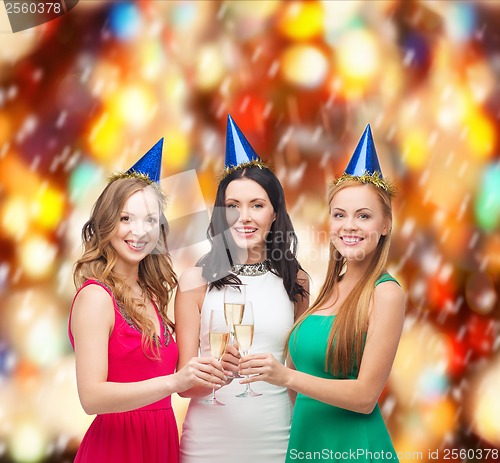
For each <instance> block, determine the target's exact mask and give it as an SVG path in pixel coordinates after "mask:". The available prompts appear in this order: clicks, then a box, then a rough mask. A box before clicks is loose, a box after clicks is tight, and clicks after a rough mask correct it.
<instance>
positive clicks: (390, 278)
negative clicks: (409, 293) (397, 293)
mask: <svg viewBox="0 0 500 463" xmlns="http://www.w3.org/2000/svg"><path fill="white" fill-rule="evenodd" d="M386 281H394V283H396V284H397V285H398V286H401V285H400V284H399V282H398V280H396V278H394V277H393V276H392V275H390V274H389V273H382V275H380V276H379V277H378V280H377V281H376V282H375V286H378V285H379V284H380V283H385V282H386Z"/></svg>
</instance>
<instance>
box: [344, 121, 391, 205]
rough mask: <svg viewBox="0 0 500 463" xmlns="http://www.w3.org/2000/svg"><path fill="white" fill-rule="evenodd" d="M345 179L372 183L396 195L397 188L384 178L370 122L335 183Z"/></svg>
mask: <svg viewBox="0 0 500 463" xmlns="http://www.w3.org/2000/svg"><path fill="white" fill-rule="evenodd" d="M345 180H356V181H358V182H361V183H371V184H373V185H375V186H376V187H379V188H383V189H384V190H386V191H387V192H388V193H389V194H390V195H391V196H394V194H395V189H394V187H393V186H392V185H391V183H390V182H388V181H387V180H386V179H384V177H383V175H382V169H381V168H380V163H379V161H378V156H377V150H376V149H375V143H374V142H373V136H372V131H371V128H370V124H368V125H367V126H366V128H365V131H364V132H363V135H362V136H361V139H360V140H359V142H358V146H356V149H355V150H354V153H353V154H352V156H351V160H350V161H349V164H347V167H346V169H345V171H344V173H343V174H342V176H341V177H339V178H338V179H337V181H336V182H335V185H338V184H339V183H342V182H344V181H345Z"/></svg>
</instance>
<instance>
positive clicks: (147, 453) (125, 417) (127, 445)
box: [68, 280, 179, 463]
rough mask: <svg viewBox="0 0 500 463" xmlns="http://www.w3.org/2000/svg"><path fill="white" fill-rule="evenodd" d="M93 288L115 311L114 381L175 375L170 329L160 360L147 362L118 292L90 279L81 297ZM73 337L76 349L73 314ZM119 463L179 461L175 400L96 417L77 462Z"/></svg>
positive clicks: (111, 347)
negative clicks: (99, 289) (105, 296)
mask: <svg viewBox="0 0 500 463" xmlns="http://www.w3.org/2000/svg"><path fill="white" fill-rule="evenodd" d="M91 284H94V285H99V286H101V287H102V288H104V289H105V290H106V291H107V292H108V293H109V295H110V297H111V298H112V300H113V306H114V308H115V324H114V327H113V330H112V332H111V335H110V337H109V345H108V381H112V382H118V383H128V382H135V381H143V380H146V379H150V378H154V377H157V376H165V375H169V374H172V373H174V371H175V366H176V364H177V357H178V349H177V345H176V344H175V341H174V339H173V338H172V335H171V333H170V332H169V331H168V328H167V327H165V326H163V328H164V329H162V331H163V332H162V334H161V346H160V348H159V354H160V359H153V358H148V357H146V355H145V354H144V352H143V349H142V346H141V333H140V332H139V331H138V330H137V329H136V328H135V327H134V326H133V325H131V324H130V323H128V322H127V321H126V319H125V318H124V317H123V315H122V313H121V311H120V307H119V306H118V304H117V302H116V300H115V298H114V296H113V293H112V292H111V290H110V289H109V288H108V287H107V286H106V285H104V284H102V283H100V282H98V281H95V280H88V281H86V282H85V284H84V285H83V286H82V288H80V290H79V291H78V292H77V293H76V295H75V298H76V296H77V295H78V293H79V292H80V291H81V289H83V288H84V287H85V286H88V285H91ZM73 304H74V300H73ZM71 310H73V305H72V306H71ZM158 316H159V315H158ZM159 318H160V317H159ZM160 323H161V319H160ZM68 334H69V339H70V341H71V345H72V346H73V348H74V339H73V335H72V333H71V313H70V318H69V328H68ZM115 461H116V462H120V463H156V462H162V463H177V462H178V461H179V438H178V434H177V425H176V421H175V416H174V413H173V410H172V404H171V399H170V396H169V397H166V398H164V399H162V400H159V401H158V402H155V403H152V404H150V405H147V406H145V407H141V408H138V409H136V410H131V411H128V412H121V413H106V414H102V415H97V416H96V418H95V419H94V421H93V422H92V424H91V425H90V428H89V429H88V431H87V433H86V434H85V436H84V438H83V440H82V443H81V445H80V448H79V449H78V453H77V455H76V459H75V463H84V462H85V463H87V462H88V463H111V462H115Z"/></svg>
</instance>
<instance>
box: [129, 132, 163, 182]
mask: <svg viewBox="0 0 500 463" xmlns="http://www.w3.org/2000/svg"><path fill="white" fill-rule="evenodd" d="M162 151H163V138H160V139H159V140H158V141H157V142H156V144H155V145H154V146H153V147H152V148H151V149H150V150H149V151H148V152H147V153H146V154H145V155H144V156H142V158H141V159H139V160H138V161H137V162H136V163H135V164H134V165H133V166H132V167H131V168H130V169H129V170H127V172H126V173H127V174H132V173H133V172H135V173H138V174H143V175H146V176H148V177H149V179H150V180H151V181H152V182H155V183H158V182H159V181H160V175H161V155H162Z"/></svg>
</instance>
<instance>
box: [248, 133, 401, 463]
mask: <svg viewBox="0 0 500 463" xmlns="http://www.w3.org/2000/svg"><path fill="white" fill-rule="evenodd" d="M328 196H329V198H328V199H329V206H330V216H331V221H330V224H331V225H330V235H331V243H330V260H329V265H328V271H327V275H326V279H325V282H324V284H323V287H322V288H321V291H320V293H319V296H318V298H317V300H316V301H315V302H314V304H313V305H312V306H311V307H310V308H309V309H308V310H307V311H306V312H305V313H304V314H303V316H302V317H300V318H299V320H297V322H296V324H295V326H294V328H293V329H292V331H291V334H290V337H289V339H288V345H287V347H288V352H289V356H290V358H291V360H292V362H293V365H292V364H290V367H285V366H284V365H282V364H281V363H280V362H278V360H276V359H275V358H273V357H272V355H269V354H253V355H249V356H247V357H244V358H242V359H241V360H240V369H241V374H242V375H253V376H251V377H250V378H248V379H245V380H242V381H241V382H242V383H246V382H254V381H267V382H269V383H271V384H275V385H280V386H286V387H288V388H289V389H291V390H292V391H295V392H296V393H297V398H296V402H295V407H294V412H293V419H292V427H291V434H290V441H289V445H288V452H287V459H286V461H287V462H292V461H301V460H302V461H308V460H323V461H325V460H326V461H343V460H344V461H347V460H355V461H358V462H359V461H362V462H367V461H379V460H381V461H385V460H392V461H397V460H398V458H397V454H396V451H395V450H394V447H393V445H392V442H391V438H390V436H389V433H388V431H387V428H386V425H385V423H384V420H383V418H382V415H381V412H380V409H379V406H378V403H377V402H378V399H379V396H380V394H381V393H382V390H383V388H384V386H385V384H386V381H387V378H388V376H389V373H390V371H391V367H392V364H393V361H394V357H395V355H396V351H397V347H398V344H399V339H400V336H401V332H402V328H403V322H404V294H403V291H402V290H401V287H400V286H399V284H398V283H397V281H396V280H395V279H394V278H393V277H392V276H390V275H389V274H388V273H387V272H386V270H385V267H386V263H387V256H388V253H389V245H390V236H391V228H392V209H391V200H392V197H393V196H394V190H393V188H392V186H391V185H390V183H389V182H388V181H387V180H386V179H384V178H383V177H382V173H381V170H380V165H379V162H378V159H377V154H376V151H375V146H374V144H373V139H372V135H371V131H370V126H367V128H366V129H365V132H364V134H363V136H362V138H361V140H360V142H359V144H358V146H357V148H356V150H355V152H354V154H353V156H352V158H351V161H350V162H349V165H348V166H347V168H346V170H345V172H344V174H343V175H342V176H341V177H340V178H338V179H337V180H336V181H335V182H334V183H333V184H332V185H331V188H330V190H329V195H328ZM293 366H294V367H293Z"/></svg>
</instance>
